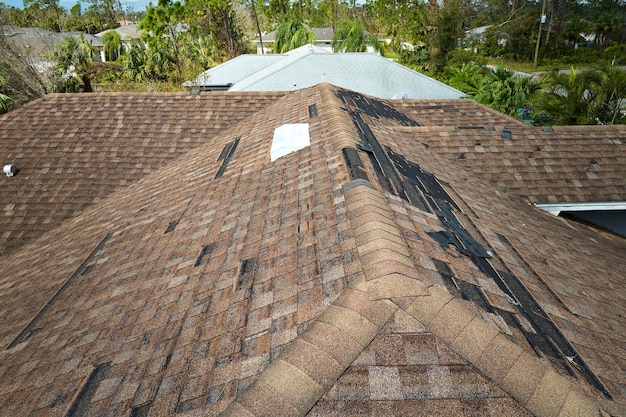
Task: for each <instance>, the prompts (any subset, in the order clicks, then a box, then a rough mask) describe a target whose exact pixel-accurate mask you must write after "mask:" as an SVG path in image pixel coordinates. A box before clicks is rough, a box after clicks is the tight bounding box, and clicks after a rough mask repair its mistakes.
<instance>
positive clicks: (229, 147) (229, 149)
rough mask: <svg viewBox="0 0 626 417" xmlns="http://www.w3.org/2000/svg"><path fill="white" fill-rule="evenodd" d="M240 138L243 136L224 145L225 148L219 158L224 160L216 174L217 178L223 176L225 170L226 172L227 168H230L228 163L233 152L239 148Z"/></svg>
mask: <svg viewBox="0 0 626 417" xmlns="http://www.w3.org/2000/svg"><path fill="white" fill-rule="evenodd" d="M240 139H241V138H237V139H235V140H233V141H232V142H228V143H227V144H226V145H225V146H224V149H222V152H221V153H220V156H219V158H217V160H218V161H222V165H221V166H220V168H219V169H218V170H217V173H216V174H215V178H219V177H221V176H222V175H224V172H226V168H228V163H229V162H230V160H231V159H232V157H233V154H234V153H235V150H236V149H237V145H239V140H240Z"/></svg>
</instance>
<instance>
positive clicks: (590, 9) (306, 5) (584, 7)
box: [0, 0, 626, 123]
mask: <svg viewBox="0 0 626 417" xmlns="http://www.w3.org/2000/svg"><path fill="white" fill-rule="evenodd" d="M542 6H543V0H506V1H505V0H446V1H443V2H440V1H435V0H361V1H358V2H357V1H356V0H184V1H183V0H179V1H176V0H158V1H157V0H155V2H153V3H151V4H150V6H148V7H147V8H146V10H145V11H143V12H132V11H130V10H128V8H126V10H124V7H125V6H124V5H123V2H122V1H120V0H89V1H87V2H83V3H78V2H77V3H76V5H75V6H73V7H72V8H71V9H70V10H65V9H63V8H62V7H60V5H59V0H25V3H24V8H23V9H18V8H15V7H8V6H6V5H4V4H3V3H0V24H11V25H16V26H33V27H39V28H45V29H48V30H51V31H80V32H84V33H90V34H94V33H98V32H101V31H104V30H106V29H112V28H116V27H118V26H119V25H120V24H122V23H126V22H128V21H129V20H130V21H135V22H139V25H138V26H139V28H140V29H141V30H142V31H143V35H142V42H141V43H133V42H132V41H129V40H128V39H121V37H120V35H119V34H117V33H116V32H108V33H107V34H106V35H104V36H103V37H102V41H103V44H104V54H105V56H106V58H107V62H106V63H99V62H96V61H97V60H96V61H94V60H93V59H92V56H91V51H89V53H87V52H86V51H83V49H85V45H86V43H85V45H83V43H82V42H79V41H77V39H78V38H74V41H67V42H64V43H63V45H61V46H59V47H57V49H56V50H55V52H54V54H53V55H54V59H55V62H56V65H57V69H56V70H55V71H54V72H53V74H52V76H50V77H48V78H47V79H45V78H44V79H42V78H41V76H39V75H37V76H33V75H32V73H31V72H29V71H24V72H23V73H24V74H30V75H29V77H34V78H33V79H34V80H35V81H34V82H31V83H26V82H24V85H26V84H29V85H31V86H36V88H34V89H30V90H29V88H21V89H20V88H16V86H17V84H19V82H20V81H19V80H20V79H21V78H20V77H21V74H20V71H19V70H17V71H13V72H11V73H10V74H9V72H7V71H8V70H5V74H4V75H3V74H0V76H4V78H5V82H4V86H3V85H0V94H4V95H5V96H7V97H9V98H11V99H13V100H12V101H10V102H9V103H10V104H9V106H13V105H16V103H21V102H22V99H21V98H20V99H15V98H16V97H17V96H16V94H18V93H17V91H31V92H32V94H33V96H34V97H36V96H37V94H42V91H44V92H45V91H50V90H52V91H57V90H63V91H70V90H72V89H75V90H81V91H82V90H89V88H90V85H91V82H92V81H94V82H95V84H96V85H98V86H100V87H102V86H104V87H107V86H108V87H107V88H120V89H124V88H126V89H141V88H150V89H151V88H155V85H156V84H161V87H157V88H172V89H180V88H181V82H182V81H184V80H187V79H191V78H194V77H195V76H197V75H198V74H199V73H200V72H202V71H204V70H206V69H208V68H210V67H211V66H215V65H217V64H220V63H221V62H224V61H225V60H227V59H231V58H234V57H236V56H238V55H240V54H243V53H248V52H251V51H253V50H254V43H253V42H254V40H255V38H256V39H257V42H261V41H262V42H263V44H264V45H263V46H264V48H262V49H263V50H264V51H265V50H271V51H273V52H275V53H283V52H286V51H288V50H291V49H294V48H297V47H299V46H302V45H304V44H306V43H309V42H314V36H313V33H312V30H311V28H315V27H327V28H332V29H333V33H334V34H333V39H332V48H333V49H334V51H336V52H358V51H365V50H368V48H369V47H370V46H371V47H374V49H377V48H378V49H380V52H381V54H384V55H385V56H388V57H390V58H391V59H395V60H397V61H398V62H399V63H401V64H403V65H406V66H409V67H411V68H413V69H416V70H418V71H421V72H424V73H426V74H428V75H430V76H432V77H435V78H437V79H439V80H441V81H444V82H449V83H451V84H453V85H455V86H457V88H459V89H461V90H463V91H465V92H466V93H467V94H468V95H470V96H471V97H473V98H474V99H476V100H478V101H480V102H482V103H485V104H487V105H489V106H491V107H493V108H495V109H498V110H499V111H502V112H505V113H507V114H511V115H513V116H515V117H520V114H521V113H523V114H524V115H525V116H524V117H525V118H529V117H527V116H528V115H529V114H531V113H532V114H533V115H534V116H537V115H539V114H541V115H542V116H541V117H539V118H534V119H533V121H534V122H537V120H539V122H540V123H544V122H548V121H549V122H550V123H623V122H624V106H625V103H626V100H625V99H624V87H623V83H624V81H623V74H624V72H623V71H618V70H615V68H612V67H611V66H610V65H626V0H550V1H548V2H546V8H545V16H543V17H542V16H541V13H542ZM272 31H276V38H275V41H274V42H273V45H266V44H267V43H268V42H267V38H266V34H267V33H269V32H272ZM379 39H384V41H383V42H380V41H379ZM72 42H73V43H72ZM4 44H5V45H8V42H5V43H4ZM87 47H88V45H87ZM268 47H269V48H268ZM9 50H10V48H5V49H2V48H0V54H4V56H0V58H1V59H3V61H6V62H16V61H15V59H16V58H15V57H16V56H19V54H14V53H13V52H10V53H9V52H6V51H9ZM72 51H73V52H72ZM81 51H83V52H81ZM535 52H537V59H538V64H540V65H541V66H543V67H544V68H556V69H562V68H569V67H573V68H574V69H575V71H572V72H571V73H570V74H569V76H568V77H563V76H562V74H560V73H558V72H555V73H554V74H552V75H550V76H548V77H546V80H545V81H544V82H539V80H538V79H537V78H529V77H518V76H517V75H515V74H514V73H511V72H509V71H507V70H506V69H505V68H504V66H501V67H498V66H496V67H491V68H487V67H485V65H484V64H485V63H486V62H487V61H489V62H491V63H492V64H493V63H494V62H507V63H509V64H510V63H513V64H516V63H530V62H533V60H534V57H535ZM9 58H11V59H10V60H9ZM96 58H97V56H96ZM29 59H30V58H25V62H28V60H29ZM67 60H70V61H71V65H70V66H68V65H66V64H64V62H65V61H67ZM590 63H591V64H595V63H604V64H606V65H604V66H601V67H598V68H594V69H593V70H592V69H589V68H587V69H585V70H584V71H582V70H578V69H576V67H577V66H578V65H582V66H587V67H589V66H590ZM14 67H15V68H17V67H19V66H14ZM12 68H13V67H12ZM22 68H28V65H27V64H24V65H23V66H22ZM70 68H71V69H70ZM7 74H8V75H7ZM70 81H71V82H75V85H71V83H70ZM142 86H144V87H142ZM12 91H14V92H12ZM35 91H36V93H35ZM563 91H572V93H567V94H562V92H563ZM28 94H31V93H28ZM28 94H24V96H23V97H27V96H28ZM4 103H5V104H4V107H7V104H6V103H7V101H6V100H5V101H4ZM563 109H568V110H567V112H566V113H568V116H567V117H561V116H559V115H558V112H559V111H561V113H563V111H562V110H563ZM529 119H530V118H529Z"/></svg>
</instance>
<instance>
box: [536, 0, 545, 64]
mask: <svg viewBox="0 0 626 417" xmlns="http://www.w3.org/2000/svg"><path fill="white" fill-rule="evenodd" d="M544 23H546V0H543V7H542V8H541V18H540V19H539V33H537V46H536V47H535V61H534V62H533V68H537V60H538V59H539V43H540V42H541V30H542V29H543V24H544Z"/></svg>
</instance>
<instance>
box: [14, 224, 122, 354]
mask: <svg viewBox="0 0 626 417" xmlns="http://www.w3.org/2000/svg"><path fill="white" fill-rule="evenodd" d="M111 236H113V233H111V232H110V233H107V235H106V236H105V237H104V238H103V239H102V240H101V241H100V243H98V246H96V248H95V249H94V250H93V251H92V252H91V253H90V254H89V256H87V258H86V259H85V260H84V261H83V263H81V264H80V265H79V266H78V268H76V270H75V271H74V273H73V274H72V275H70V277H69V278H68V279H67V281H65V283H64V284H63V285H62V286H61V288H59V289H58V290H57V292H56V293H55V294H54V295H53V296H52V298H51V299H50V300H49V301H48V302H47V303H46V304H45V305H44V306H43V308H42V309H41V310H39V313H37V314H36V315H35V317H33V319H32V320H31V321H30V322H29V323H28V324H27V325H26V327H24V329H22V331H21V332H20V333H19V334H18V335H17V336H16V337H15V339H13V341H12V342H11V343H9V345H8V346H7V349H11V348H14V347H15V346H17V345H18V344H20V343H22V342H23V341H24V340H26V339H27V338H28V336H29V335H30V333H31V331H32V330H33V329H35V325H36V324H37V322H38V321H39V319H40V318H41V317H43V315H44V314H45V313H46V312H47V311H48V310H49V309H50V307H51V306H52V305H53V304H54V303H55V302H56V300H57V299H58V298H59V296H61V294H63V292H64V291H65V290H66V289H67V288H68V287H69V286H70V285H71V284H72V283H73V282H74V281H75V280H76V278H78V277H79V276H81V275H86V274H88V273H89V272H91V270H93V265H94V264H92V263H91V262H92V261H93V259H94V258H95V257H96V255H97V254H98V252H100V251H101V250H102V248H103V247H104V245H105V244H106V243H107V241H108V240H109V239H110V238H111Z"/></svg>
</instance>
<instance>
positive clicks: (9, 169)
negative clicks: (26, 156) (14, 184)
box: [2, 164, 18, 177]
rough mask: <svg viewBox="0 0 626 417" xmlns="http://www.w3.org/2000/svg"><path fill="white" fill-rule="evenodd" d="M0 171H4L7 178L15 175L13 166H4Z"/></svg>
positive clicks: (15, 169)
mask: <svg viewBox="0 0 626 417" xmlns="http://www.w3.org/2000/svg"><path fill="white" fill-rule="evenodd" d="M2 171H4V173H5V174H6V176H7V177H13V176H15V175H16V174H17V171H18V169H17V167H16V166H15V165H13V164H8V165H5V166H4V168H3V169H2Z"/></svg>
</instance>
